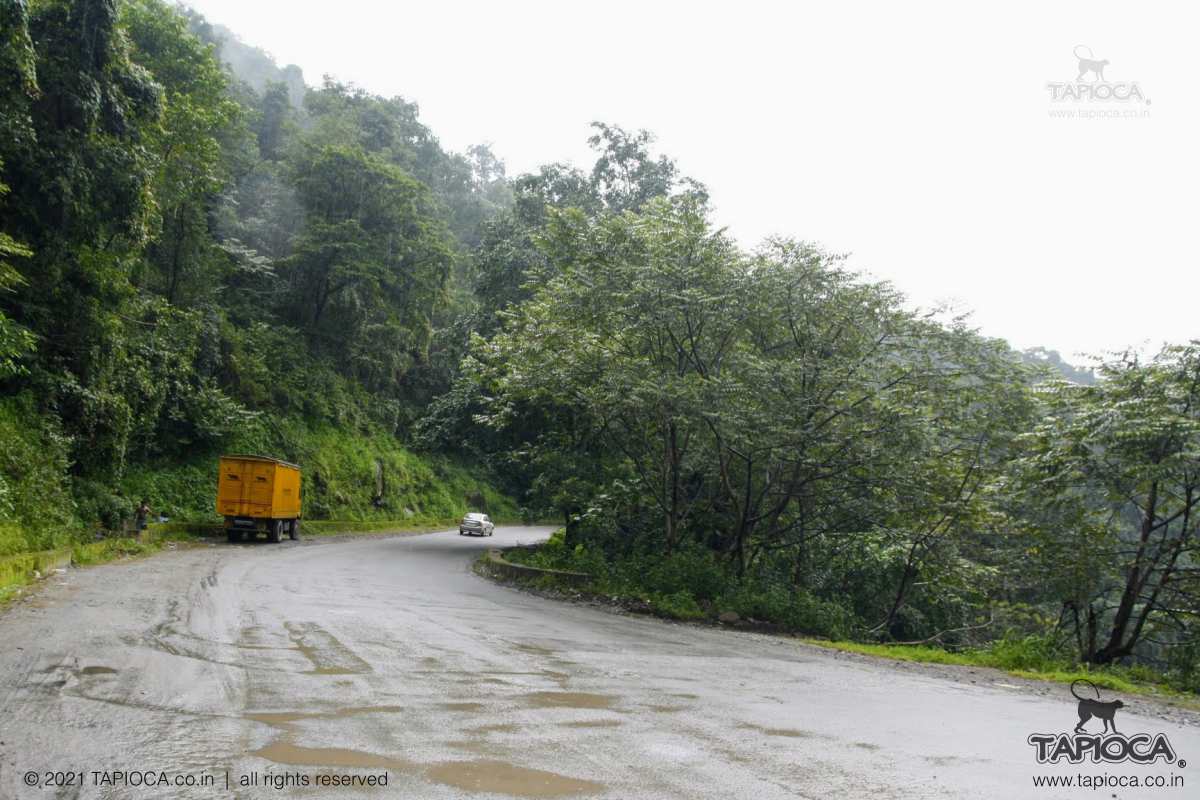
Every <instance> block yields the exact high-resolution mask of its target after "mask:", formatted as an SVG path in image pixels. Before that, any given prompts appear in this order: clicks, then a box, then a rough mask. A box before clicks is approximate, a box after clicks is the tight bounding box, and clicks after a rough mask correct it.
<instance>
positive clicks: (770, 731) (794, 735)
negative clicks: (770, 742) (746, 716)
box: [738, 723, 815, 739]
mask: <svg viewBox="0 0 1200 800" xmlns="http://www.w3.org/2000/svg"><path fill="white" fill-rule="evenodd" d="M738 727H739V728H742V729H743V730H750V731H758V732H759V733H762V734H765V735H767V736H785V737H788V738H790V739H807V738H809V737H811V736H814V735H815V734H813V733H812V732H811V731H802V730H798V729H796V728H766V727H763V726H762V725H751V724H749V723H744V724H742V725H738Z"/></svg>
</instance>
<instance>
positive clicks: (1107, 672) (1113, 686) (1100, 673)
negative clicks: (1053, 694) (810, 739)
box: [804, 639, 1200, 708]
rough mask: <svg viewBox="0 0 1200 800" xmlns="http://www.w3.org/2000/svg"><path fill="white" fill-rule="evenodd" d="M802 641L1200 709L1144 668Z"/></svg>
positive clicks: (998, 652)
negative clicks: (1084, 685) (1020, 662)
mask: <svg viewBox="0 0 1200 800" xmlns="http://www.w3.org/2000/svg"><path fill="white" fill-rule="evenodd" d="M804 641H805V643H806V644H810V645H814V646H817V647H823V648H826V649H829V650H840V651H842V652H847V653H858V654H860V655H867V656H874V657H876V658H887V659H891V660H892V661H913V662H919V663H923V664H949V665H952V666H958V667H986V668H991V669H998V670H1001V671H1003V672H1005V673H1007V674H1009V675H1012V676H1014V677H1018V678H1027V679H1029V680H1038V681H1049V682H1053V683H1066V684H1069V683H1071V682H1072V681H1076V680H1087V681H1091V682H1092V683H1094V684H1095V685H1096V686H1099V687H1100V688H1102V689H1109V690H1111V691H1114V692H1121V693H1124V694H1143V695H1166V696H1169V697H1173V698H1176V699H1179V700H1181V701H1183V703H1184V704H1185V705H1188V706H1191V707H1194V708H1200V699H1198V698H1197V697H1196V695H1195V694H1192V693H1190V692H1181V691H1178V690H1176V689H1174V688H1172V687H1171V686H1169V685H1167V684H1166V683H1165V682H1164V680H1163V679H1162V677H1161V676H1158V675H1156V674H1154V673H1153V672H1151V671H1149V670H1146V669H1138V668H1128V667H1101V668H1093V669H1087V668H1086V667H1081V666H1078V665H1067V664H1053V663H1050V664H1046V665H1044V666H1040V667H1038V666H1035V667H1030V666H1014V664H1013V662H1012V659H1011V657H1010V656H1009V655H1008V653H1009V652H1011V649H1010V650H1006V648H1005V645H1004V643H997V645H994V646H993V647H991V648H979V649H975V650H962V651H957V652H951V651H948V650H943V649H941V648H939V647H928V646H923V645H902V644H865V643H861V642H845V641H826V640H823V639H805V640H804Z"/></svg>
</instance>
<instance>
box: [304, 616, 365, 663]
mask: <svg viewBox="0 0 1200 800" xmlns="http://www.w3.org/2000/svg"><path fill="white" fill-rule="evenodd" d="M286 627H287V630H288V634H289V635H290V637H291V640H292V644H294V645H295V647H296V649H297V650H298V651H300V653H301V655H303V656H304V657H305V658H307V659H308V660H309V662H311V663H312V666H313V668H312V670H310V672H311V673H312V674H315V675H354V674H361V673H364V672H370V671H371V665H370V664H368V663H367V662H366V661H363V660H362V659H361V658H359V657H358V656H357V655H356V654H355V653H354V652H353V651H351V650H350V648H348V647H346V646H345V645H344V644H342V643H341V642H340V641H339V640H338V639H337V637H335V636H334V635H333V634H331V633H329V631H327V630H325V629H324V628H322V627H321V626H320V625H316V624H314V623H306V624H297V623H288V624H287V626H286Z"/></svg>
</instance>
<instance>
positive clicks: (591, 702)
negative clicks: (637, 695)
mask: <svg viewBox="0 0 1200 800" xmlns="http://www.w3.org/2000/svg"><path fill="white" fill-rule="evenodd" d="M522 697H523V698H524V699H525V702H526V703H528V704H529V705H531V706H533V707H534V708H612V705H613V703H615V702H616V700H617V699H616V698H615V697H613V696H611V695H607V694H592V693H591V692H529V693H528V694H525V695H522Z"/></svg>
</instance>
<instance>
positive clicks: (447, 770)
mask: <svg viewBox="0 0 1200 800" xmlns="http://www.w3.org/2000/svg"><path fill="white" fill-rule="evenodd" d="M450 746H452V747H456V748H459V749H465V750H470V751H472V752H475V751H478V750H479V749H480V746H479V745H478V744H477V743H472V742H451V743H450ZM460 746H461V747H460ZM253 755H256V756H258V757H260V758H264V759H266V760H268V761H272V762H274V763H276V764H285V765H287V766H294V767H340V768H343V769H355V768H359V769H386V770H388V771H389V772H395V773H400V774H404V775H422V776H423V777H424V778H425V779H426V780H429V781H432V782H434V783H441V784H444V785H446V786H452V787H454V788H456V789H462V790H463V791H467V792H481V793H483V792H487V793H492V794H506V795H509V796H511V797H530V798H547V797H548V798H553V797H571V796H575V795H585V794H598V793H600V792H602V791H604V789H605V786H604V784H602V783H597V782H595V781H587V780H582V779H579V778H571V777H568V776H566V775H559V774H558V773H556V772H547V771H545V770H540V769H530V768H528V767H518V766H516V765H515V764H509V763H508V762H505V761H494V760H477V761H445V762H442V763H440V764H434V765H433V766H431V767H426V768H422V767H421V766H420V765H418V764H415V763H413V762H411V761H408V760H406V759H402V758H396V757H394V756H385V755H381V754H379V753H370V752H367V751H365V750H350V749H347V748H342V747H302V746H300V745H297V744H294V743H292V742H290V741H287V740H286V739H285V740H282V741H277V742H272V743H271V744H269V745H267V746H266V747H263V748H261V749H259V750H255V751H254V752H253Z"/></svg>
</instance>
